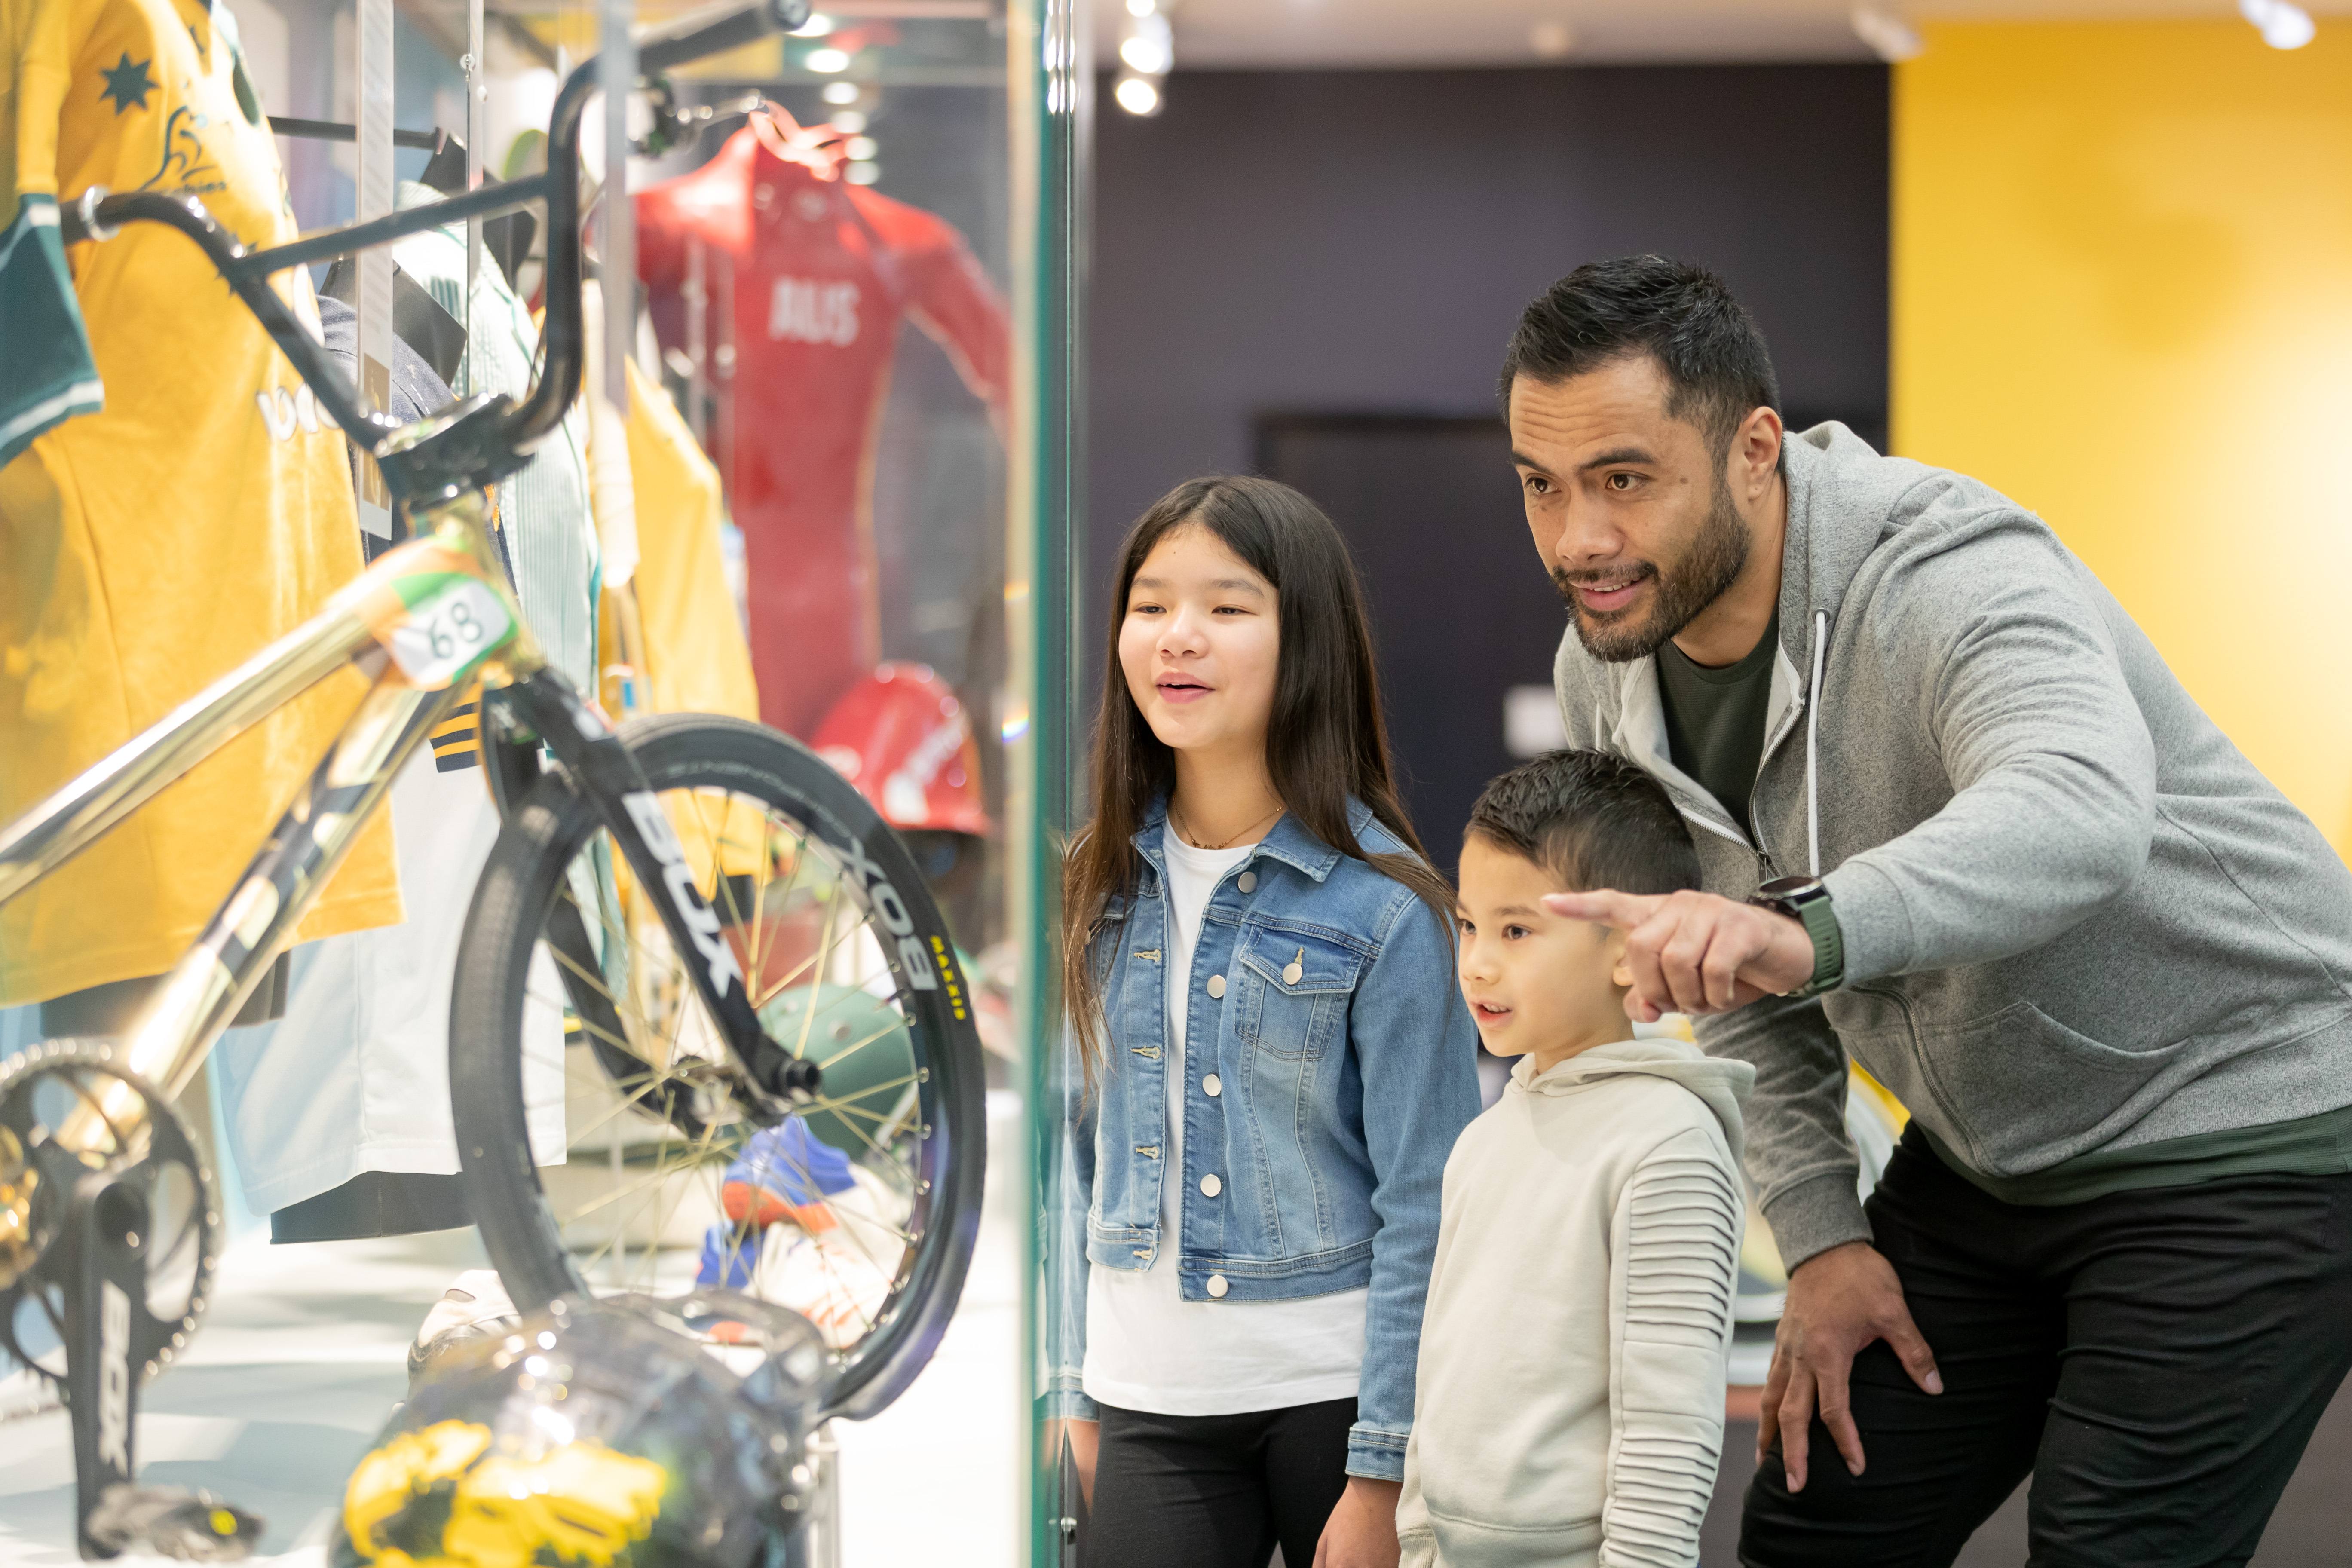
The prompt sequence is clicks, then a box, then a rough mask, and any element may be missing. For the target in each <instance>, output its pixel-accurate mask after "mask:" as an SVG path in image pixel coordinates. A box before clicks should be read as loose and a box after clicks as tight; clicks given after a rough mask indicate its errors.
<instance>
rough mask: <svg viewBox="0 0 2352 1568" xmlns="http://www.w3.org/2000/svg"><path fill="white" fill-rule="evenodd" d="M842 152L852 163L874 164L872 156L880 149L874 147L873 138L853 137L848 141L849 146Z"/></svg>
mask: <svg viewBox="0 0 2352 1568" xmlns="http://www.w3.org/2000/svg"><path fill="white" fill-rule="evenodd" d="M843 151H845V152H846V153H848V154H849V158H850V161H851V162H852V163H873V162H874V154H875V153H878V152H880V151H881V149H880V148H879V147H877V146H876V145H875V143H874V138H873V137H871V136H853V137H851V138H850V139H849V145H848V146H847V147H845V148H844V149H843Z"/></svg>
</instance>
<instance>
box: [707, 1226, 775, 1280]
mask: <svg viewBox="0 0 2352 1568" xmlns="http://www.w3.org/2000/svg"><path fill="white" fill-rule="evenodd" d="M759 1257H760V1236H759V1233H758V1232H757V1231H752V1232H751V1233H749V1234H748V1235H746V1236H744V1237H742V1238H741V1239H740V1240H739V1239H737V1237H736V1235H735V1226H734V1223H733V1222H732V1221H731V1220H720V1221H719V1223H718V1224H717V1225H714V1226H711V1227H710V1228H709V1230H706V1231H704V1232H703V1233H702V1265H701V1267H700V1268H697V1269H696V1270H695V1271H694V1283H695V1285H696V1286H697V1287H698V1288H699V1289H706V1290H709V1289H727V1290H749V1289H751V1265H752V1264H753V1263H755V1262H757V1261H758V1260H759Z"/></svg>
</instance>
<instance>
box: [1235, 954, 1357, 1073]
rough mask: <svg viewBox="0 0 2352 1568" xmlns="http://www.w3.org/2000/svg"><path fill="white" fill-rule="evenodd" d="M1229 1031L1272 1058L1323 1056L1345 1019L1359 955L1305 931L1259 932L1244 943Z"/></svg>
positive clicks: (1353, 989) (1353, 986)
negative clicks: (1238, 994)
mask: <svg viewBox="0 0 2352 1568" xmlns="http://www.w3.org/2000/svg"><path fill="white" fill-rule="evenodd" d="M1240 956H1241V973H1242V984H1241V992H1242V994H1241V1009H1240V1011H1239V1012H1238V1013H1237V1014H1236V1015H1235V1022H1234V1033H1235V1034H1237V1035H1239V1036H1240V1037H1242V1038H1243V1039H1244V1040H1247V1041H1248V1042H1249V1043H1250V1044H1252V1045H1254V1046H1255V1047H1257V1048H1258V1049H1259V1050H1262V1051H1265V1052H1269V1053H1271V1054H1272V1055H1274V1056H1277V1057H1295V1058H1313V1057H1319V1056H1321V1055H1322V1054H1323V1051H1324V1048H1325V1047H1326V1046H1328V1044H1329V1042H1330V1039H1331V1037H1332V1036H1333V1035H1334V1034H1336V1033H1337V1032H1338V1030H1339V1024H1340V1022H1341V1020H1343V1019H1344V1018H1346V1017H1347V1016H1348V998H1349V995H1350V994H1353V993H1354V991H1355V989H1356V981H1357V979H1358V977H1360V975H1361V974H1362V973H1363V972H1364V955H1363V954H1362V953H1360V952H1357V951H1356V950H1355V949H1353V948H1351V947H1348V946H1345V945H1343V944H1341V943H1339V942H1331V941H1329V940H1328V939H1326V938H1323V937H1318V936H1310V935H1308V934H1307V932H1305V931H1282V930H1279V929H1266V928H1260V929H1258V930H1255V931H1251V932H1250V934H1249V935H1248V936H1247V937H1245V938H1244V940H1243V944H1242V949H1241V954H1240Z"/></svg>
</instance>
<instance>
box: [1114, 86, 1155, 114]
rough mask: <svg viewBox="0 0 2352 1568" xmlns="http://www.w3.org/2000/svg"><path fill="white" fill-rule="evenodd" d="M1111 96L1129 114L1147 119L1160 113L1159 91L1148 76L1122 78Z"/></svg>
mask: <svg viewBox="0 0 2352 1568" xmlns="http://www.w3.org/2000/svg"><path fill="white" fill-rule="evenodd" d="M1111 96H1112V97H1113V98H1116V99H1118V106H1119V107H1120V108H1121V109H1124V110H1127V111H1128V112H1129V114H1135V115H1141V116H1144V117H1146V118H1149V117H1150V116H1151V115H1154V114H1157V113H1159V112H1160V89H1159V87H1158V86H1157V85H1156V84H1154V83H1153V81H1152V79H1150V77H1148V76H1123V77H1120V78H1119V79H1118V86H1117V87H1115V88H1113V89H1111Z"/></svg>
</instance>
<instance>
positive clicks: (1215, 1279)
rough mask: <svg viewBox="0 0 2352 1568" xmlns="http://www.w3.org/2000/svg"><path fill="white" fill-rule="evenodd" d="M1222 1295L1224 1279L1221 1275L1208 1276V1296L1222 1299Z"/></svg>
mask: <svg viewBox="0 0 2352 1568" xmlns="http://www.w3.org/2000/svg"><path fill="white" fill-rule="evenodd" d="M1224 1293H1225V1277H1224V1276H1223V1275H1222V1274H1212V1275H1210V1276H1209V1294H1210V1295H1212V1296H1216V1297H1219V1298H1222V1297H1223V1295H1224Z"/></svg>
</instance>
